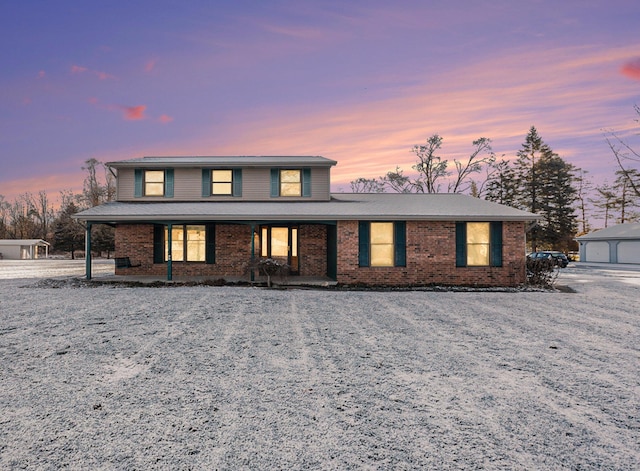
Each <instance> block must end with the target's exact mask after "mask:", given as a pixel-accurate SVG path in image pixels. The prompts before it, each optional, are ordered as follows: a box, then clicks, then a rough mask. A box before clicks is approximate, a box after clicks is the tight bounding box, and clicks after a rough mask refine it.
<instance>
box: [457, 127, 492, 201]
mask: <svg viewBox="0 0 640 471" xmlns="http://www.w3.org/2000/svg"><path fill="white" fill-rule="evenodd" d="M473 145H474V146H475V149H474V150H473V152H472V153H471V155H470V156H469V158H468V159H467V161H466V162H460V161H458V160H455V159H454V161H453V162H454V164H455V167H456V179H455V180H454V181H453V182H451V183H450V184H449V193H463V192H466V191H468V190H469V188H471V187H472V186H474V184H475V182H474V181H473V180H470V178H469V177H470V176H471V174H473V173H479V172H480V171H481V170H482V166H483V165H491V164H493V163H494V162H495V160H496V156H495V154H494V153H493V150H492V149H491V139H488V138H486V137H481V138H480V139H476V140H475V141H473ZM484 154H486V155H484ZM483 155H484V156H483ZM467 181H469V183H467V186H463V185H465V182H467ZM476 188H477V186H476ZM476 191H477V190H476Z"/></svg>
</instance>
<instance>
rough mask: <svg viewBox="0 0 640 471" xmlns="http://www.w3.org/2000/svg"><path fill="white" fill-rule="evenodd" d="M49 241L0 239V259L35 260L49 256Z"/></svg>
mask: <svg viewBox="0 0 640 471" xmlns="http://www.w3.org/2000/svg"><path fill="white" fill-rule="evenodd" d="M50 245H51V244H49V242H47V241H45V240H42V239H0V259H6V260H35V259H37V258H42V257H43V255H44V258H47V257H48V256H49V246H50Z"/></svg>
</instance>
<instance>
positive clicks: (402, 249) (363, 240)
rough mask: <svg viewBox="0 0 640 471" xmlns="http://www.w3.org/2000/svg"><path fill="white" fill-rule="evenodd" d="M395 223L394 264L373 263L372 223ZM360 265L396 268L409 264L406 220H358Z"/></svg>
mask: <svg viewBox="0 0 640 471" xmlns="http://www.w3.org/2000/svg"><path fill="white" fill-rule="evenodd" d="M372 223H373V224H375V223H391V224H393V265H371V245H372V244H371V224H372ZM358 266H359V267H371V268H394V267H396V268H397V267H406V266H407V229H406V221H359V222H358Z"/></svg>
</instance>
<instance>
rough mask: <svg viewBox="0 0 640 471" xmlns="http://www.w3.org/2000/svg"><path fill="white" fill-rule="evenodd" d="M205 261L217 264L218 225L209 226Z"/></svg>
mask: <svg viewBox="0 0 640 471" xmlns="http://www.w3.org/2000/svg"><path fill="white" fill-rule="evenodd" d="M205 261H206V262H207V263H216V225H215V224H207V232H206V248H205Z"/></svg>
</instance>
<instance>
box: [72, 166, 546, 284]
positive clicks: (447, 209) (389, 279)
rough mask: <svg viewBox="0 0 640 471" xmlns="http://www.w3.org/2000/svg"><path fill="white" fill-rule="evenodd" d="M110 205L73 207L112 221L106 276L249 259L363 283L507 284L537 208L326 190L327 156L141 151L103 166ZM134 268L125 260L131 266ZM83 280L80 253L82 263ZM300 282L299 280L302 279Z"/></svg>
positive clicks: (208, 270) (210, 269)
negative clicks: (112, 261)
mask: <svg viewBox="0 0 640 471" xmlns="http://www.w3.org/2000/svg"><path fill="white" fill-rule="evenodd" d="M107 165H108V167H109V168H110V169H111V171H112V172H114V174H115V175H116V176H117V198H116V201H114V202H110V203H106V204H103V205H100V206H96V207H94V208H91V209H88V210H86V211H83V212H80V213H78V214H77V215H76V216H75V217H76V218H77V219H79V220H80V221H84V222H86V224H87V245H88V247H87V250H86V253H87V254H90V245H91V226H92V225H93V224H97V223H106V224H111V225H113V226H115V245H116V257H128V260H127V261H128V263H126V264H123V265H122V267H120V266H119V267H116V274H128V275H155V276H162V277H165V276H166V278H167V279H168V280H171V279H173V277H174V276H203V277H208V278H212V279H217V278H228V279H237V278H238V277H245V279H247V280H248V279H249V278H248V277H249V276H252V275H249V274H248V273H247V266H248V264H249V262H250V261H252V260H255V259H258V258H266V257H268V258H275V259H280V260H282V261H286V262H287V263H288V264H289V266H290V276H291V277H295V276H299V277H314V278H317V277H320V278H324V279H327V280H335V281H337V282H338V283H343V284H362V285H386V286H409V285H431V284H445V285H480V286H514V285H518V284H520V283H523V282H524V281H525V266H524V258H525V257H524V254H525V231H526V227H527V226H528V224H529V223H530V222H531V221H533V220H535V219H536V218H537V216H536V215H534V214H531V213H528V212H524V211H520V210H517V209H514V208H510V207H507V206H503V205H499V204H496V203H492V202H488V201H484V200H481V199H478V198H473V197H470V196H465V195H461V194H389V193H383V194H361V193H331V192H330V183H331V168H332V167H333V166H335V165H336V162H335V161H333V160H329V159H326V158H324V157H317V156H302V157H293V156H286V157H273V156H270V157H253V156H245V157H143V158H136V159H130V160H123V161H117V162H110V163H108V164H107ZM132 265H136V266H132ZM87 277H88V278H90V277H91V258H90V256H89V257H88V258H87ZM301 279H302V278H301Z"/></svg>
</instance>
